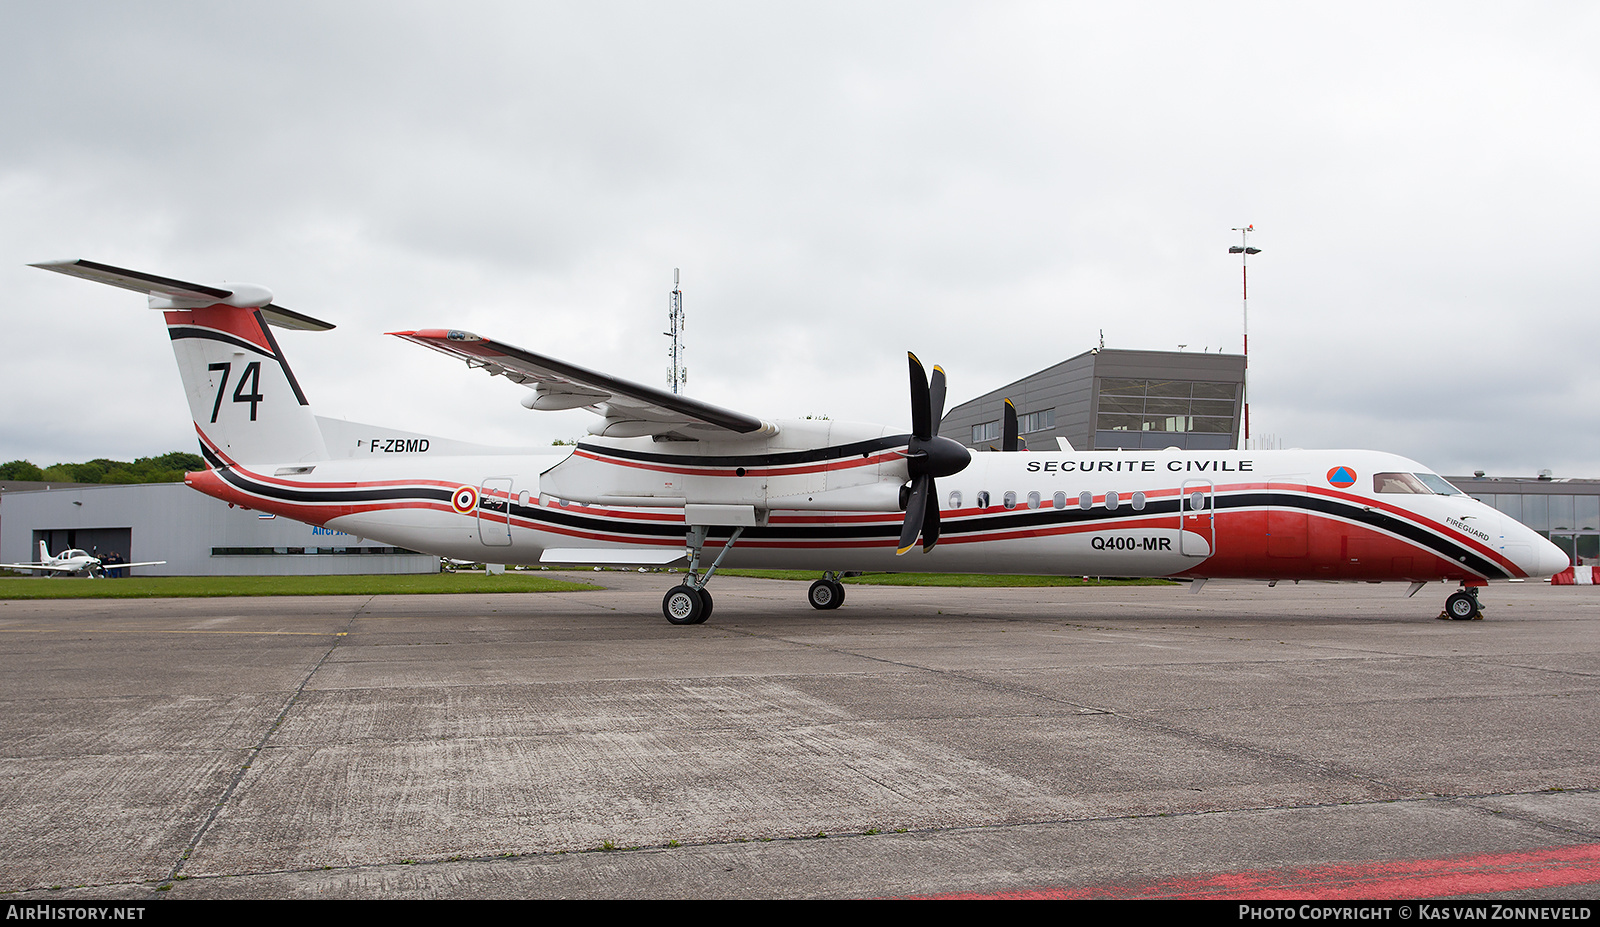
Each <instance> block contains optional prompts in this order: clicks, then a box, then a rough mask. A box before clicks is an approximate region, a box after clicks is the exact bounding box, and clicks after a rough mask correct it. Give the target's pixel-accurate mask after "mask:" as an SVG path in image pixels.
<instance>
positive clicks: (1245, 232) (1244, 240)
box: [1228, 225, 1261, 451]
mask: <svg viewBox="0 0 1600 927" xmlns="http://www.w3.org/2000/svg"><path fill="white" fill-rule="evenodd" d="M1255 230H1256V227H1255V226H1254V225H1247V226H1245V227H1244V228H1242V229H1234V231H1235V232H1238V233H1239V244H1237V245H1233V246H1231V247H1230V248H1228V253H1229V254H1237V255H1239V270H1240V273H1241V275H1242V276H1241V277H1240V286H1241V287H1242V288H1243V293H1244V381H1243V382H1241V383H1240V384H1239V386H1240V390H1241V391H1242V392H1243V393H1244V395H1243V396H1242V397H1241V398H1242V399H1243V400H1244V440H1243V442H1242V443H1241V444H1240V445H1239V450H1241V451H1244V450H1249V449H1250V255H1252V254H1260V253H1261V249H1260V248H1252V247H1250V233H1251V232H1254V231H1255Z"/></svg>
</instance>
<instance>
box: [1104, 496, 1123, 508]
mask: <svg viewBox="0 0 1600 927" xmlns="http://www.w3.org/2000/svg"><path fill="white" fill-rule="evenodd" d="M1121 504H1122V499H1121V498H1120V497H1119V496H1118V495H1117V494H1116V493H1114V492H1108V493H1106V511H1108V512H1115V511H1116V510H1117V506H1118V505H1121Z"/></svg>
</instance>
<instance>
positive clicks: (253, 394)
mask: <svg viewBox="0 0 1600 927" xmlns="http://www.w3.org/2000/svg"><path fill="white" fill-rule="evenodd" d="M206 369H207V370H212V371H216V370H220V371H222V378H221V379H219V380H218V381H217V399H216V401H215V402H213V403H212V404H211V422H212V424H216V421H217V413H219V412H221V411H222V394H223V393H226V392H227V391H228V375H229V374H230V373H232V372H233V364H231V363H227V364H212V365H210V366H209V367H207V368H206ZM246 386H248V387H250V392H248V393H247V392H245V391H244V390H245V387H246ZM264 398H266V397H264V396H262V395H261V362H260V361H251V362H250V363H248V364H246V365H245V367H244V373H241V374H240V375H239V382H238V384H237V385H236V386H234V388H233V401H234V402H248V403H250V421H252V422H253V421H255V420H256V406H258V405H260V403H261V400H262V399H264Z"/></svg>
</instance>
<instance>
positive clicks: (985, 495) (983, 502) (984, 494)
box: [978, 489, 989, 509]
mask: <svg viewBox="0 0 1600 927" xmlns="http://www.w3.org/2000/svg"><path fill="white" fill-rule="evenodd" d="M988 507H989V490H987V489H980V490H978V508H980V509H986V508H988Z"/></svg>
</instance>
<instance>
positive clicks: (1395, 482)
mask: <svg viewBox="0 0 1600 927" xmlns="http://www.w3.org/2000/svg"><path fill="white" fill-rule="evenodd" d="M1372 491H1373V492H1399V493H1412V494H1415V495H1419V496H1431V495H1433V490H1431V489H1429V488H1428V487H1427V484H1425V483H1423V482H1422V481H1421V480H1419V479H1417V478H1416V476H1414V475H1412V474H1410V473H1374V474H1373V475H1372Z"/></svg>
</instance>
